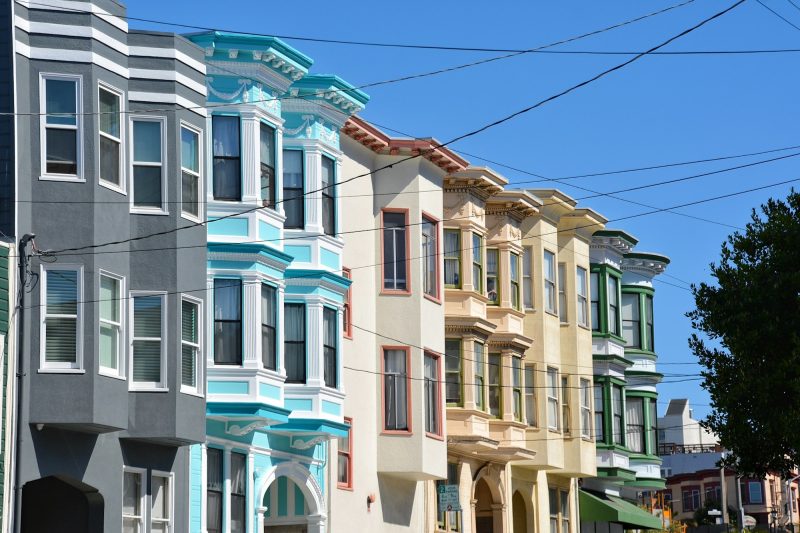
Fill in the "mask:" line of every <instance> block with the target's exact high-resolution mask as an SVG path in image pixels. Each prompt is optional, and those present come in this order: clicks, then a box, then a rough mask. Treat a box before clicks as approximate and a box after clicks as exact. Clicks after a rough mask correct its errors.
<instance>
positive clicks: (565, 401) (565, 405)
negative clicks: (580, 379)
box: [561, 375, 571, 435]
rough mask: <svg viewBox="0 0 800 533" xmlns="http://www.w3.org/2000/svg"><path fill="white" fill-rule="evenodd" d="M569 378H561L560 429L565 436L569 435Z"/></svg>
mask: <svg viewBox="0 0 800 533" xmlns="http://www.w3.org/2000/svg"><path fill="white" fill-rule="evenodd" d="M570 418H571V415H570V409H569V376H567V375H562V376H561V428H562V429H563V430H564V434H565V435H569V434H570Z"/></svg>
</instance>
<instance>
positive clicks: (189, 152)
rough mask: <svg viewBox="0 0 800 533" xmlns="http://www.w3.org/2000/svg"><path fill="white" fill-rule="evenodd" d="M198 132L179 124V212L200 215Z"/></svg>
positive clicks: (192, 215) (193, 215) (191, 215)
mask: <svg viewBox="0 0 800 533" xmlns="http://www.w3.org/2000/svg"><path fill="white" fill-rule="evenodd" d="M200 189H201V181H200V133H199V132H198V131H197V130H194V129H190V128H187V127H186V126H181V213H183V214H184V215H189V216H190V217H192V218H197V217H199V216H200Z"/></svg>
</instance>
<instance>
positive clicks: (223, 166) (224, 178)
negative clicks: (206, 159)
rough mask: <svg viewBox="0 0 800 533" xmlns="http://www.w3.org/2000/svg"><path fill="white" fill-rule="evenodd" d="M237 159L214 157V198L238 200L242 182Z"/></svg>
mask: <svg viewBox="0 0 800 533" xmlns="http://www.w3.org/2000/svg"><path fill="white" fill-rule="evenodd" d="M240 171H241V166H240V162H239V159H238V158H237V159H216V158H215V159H214V198H220V199H232V200H238V199H239V198H240V197H241V189H242V183H241V179H240V177H239V172H240Z"/></svg>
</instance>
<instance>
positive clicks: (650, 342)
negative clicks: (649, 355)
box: [644, 294, 655, 352]
mask: <svg viewBox="0 0 800 533" xmlns="http://www.w3.org/2000/svg"><path fill="white" fill-rule="evenodd" d="M644 320H645V330H644V331H645V335H646V336H647V339H646V341H645V342H646V344H645V349H646V350H648V351H651V352H652V351H654V350H655V340H654V335H655V328H654V327H653V297H652V296H650V295H649V294H647V295H645V297H644Z"/></svg>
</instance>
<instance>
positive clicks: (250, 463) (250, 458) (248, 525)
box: [244, 451, 261, 532]
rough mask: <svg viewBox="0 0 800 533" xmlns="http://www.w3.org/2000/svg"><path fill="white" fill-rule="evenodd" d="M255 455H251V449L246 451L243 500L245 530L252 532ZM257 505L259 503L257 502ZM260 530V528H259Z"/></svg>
mask: <svg viewBox="0 0 800 533" xmlns="http://www.w3.org/2000/svg"><path fill="white" fill-rule="evenodd" d="M255 464H256V460H255V456H254V455H253V452H252V451H249V452H247V489H246V494H247V498H246V500H245V509H246V511H245V512H246V513H247V514H246V516H247V518H246V519H245V526H244V530H245V532H254V531H255V530H254V529H253V528H254V520H253V518H254V515H255V512H256V505H255V481H254V479H253V474H254V473H255ZM259 505H261V504H260V503H259ZM259 531H260V530H259Z"/></svg>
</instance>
